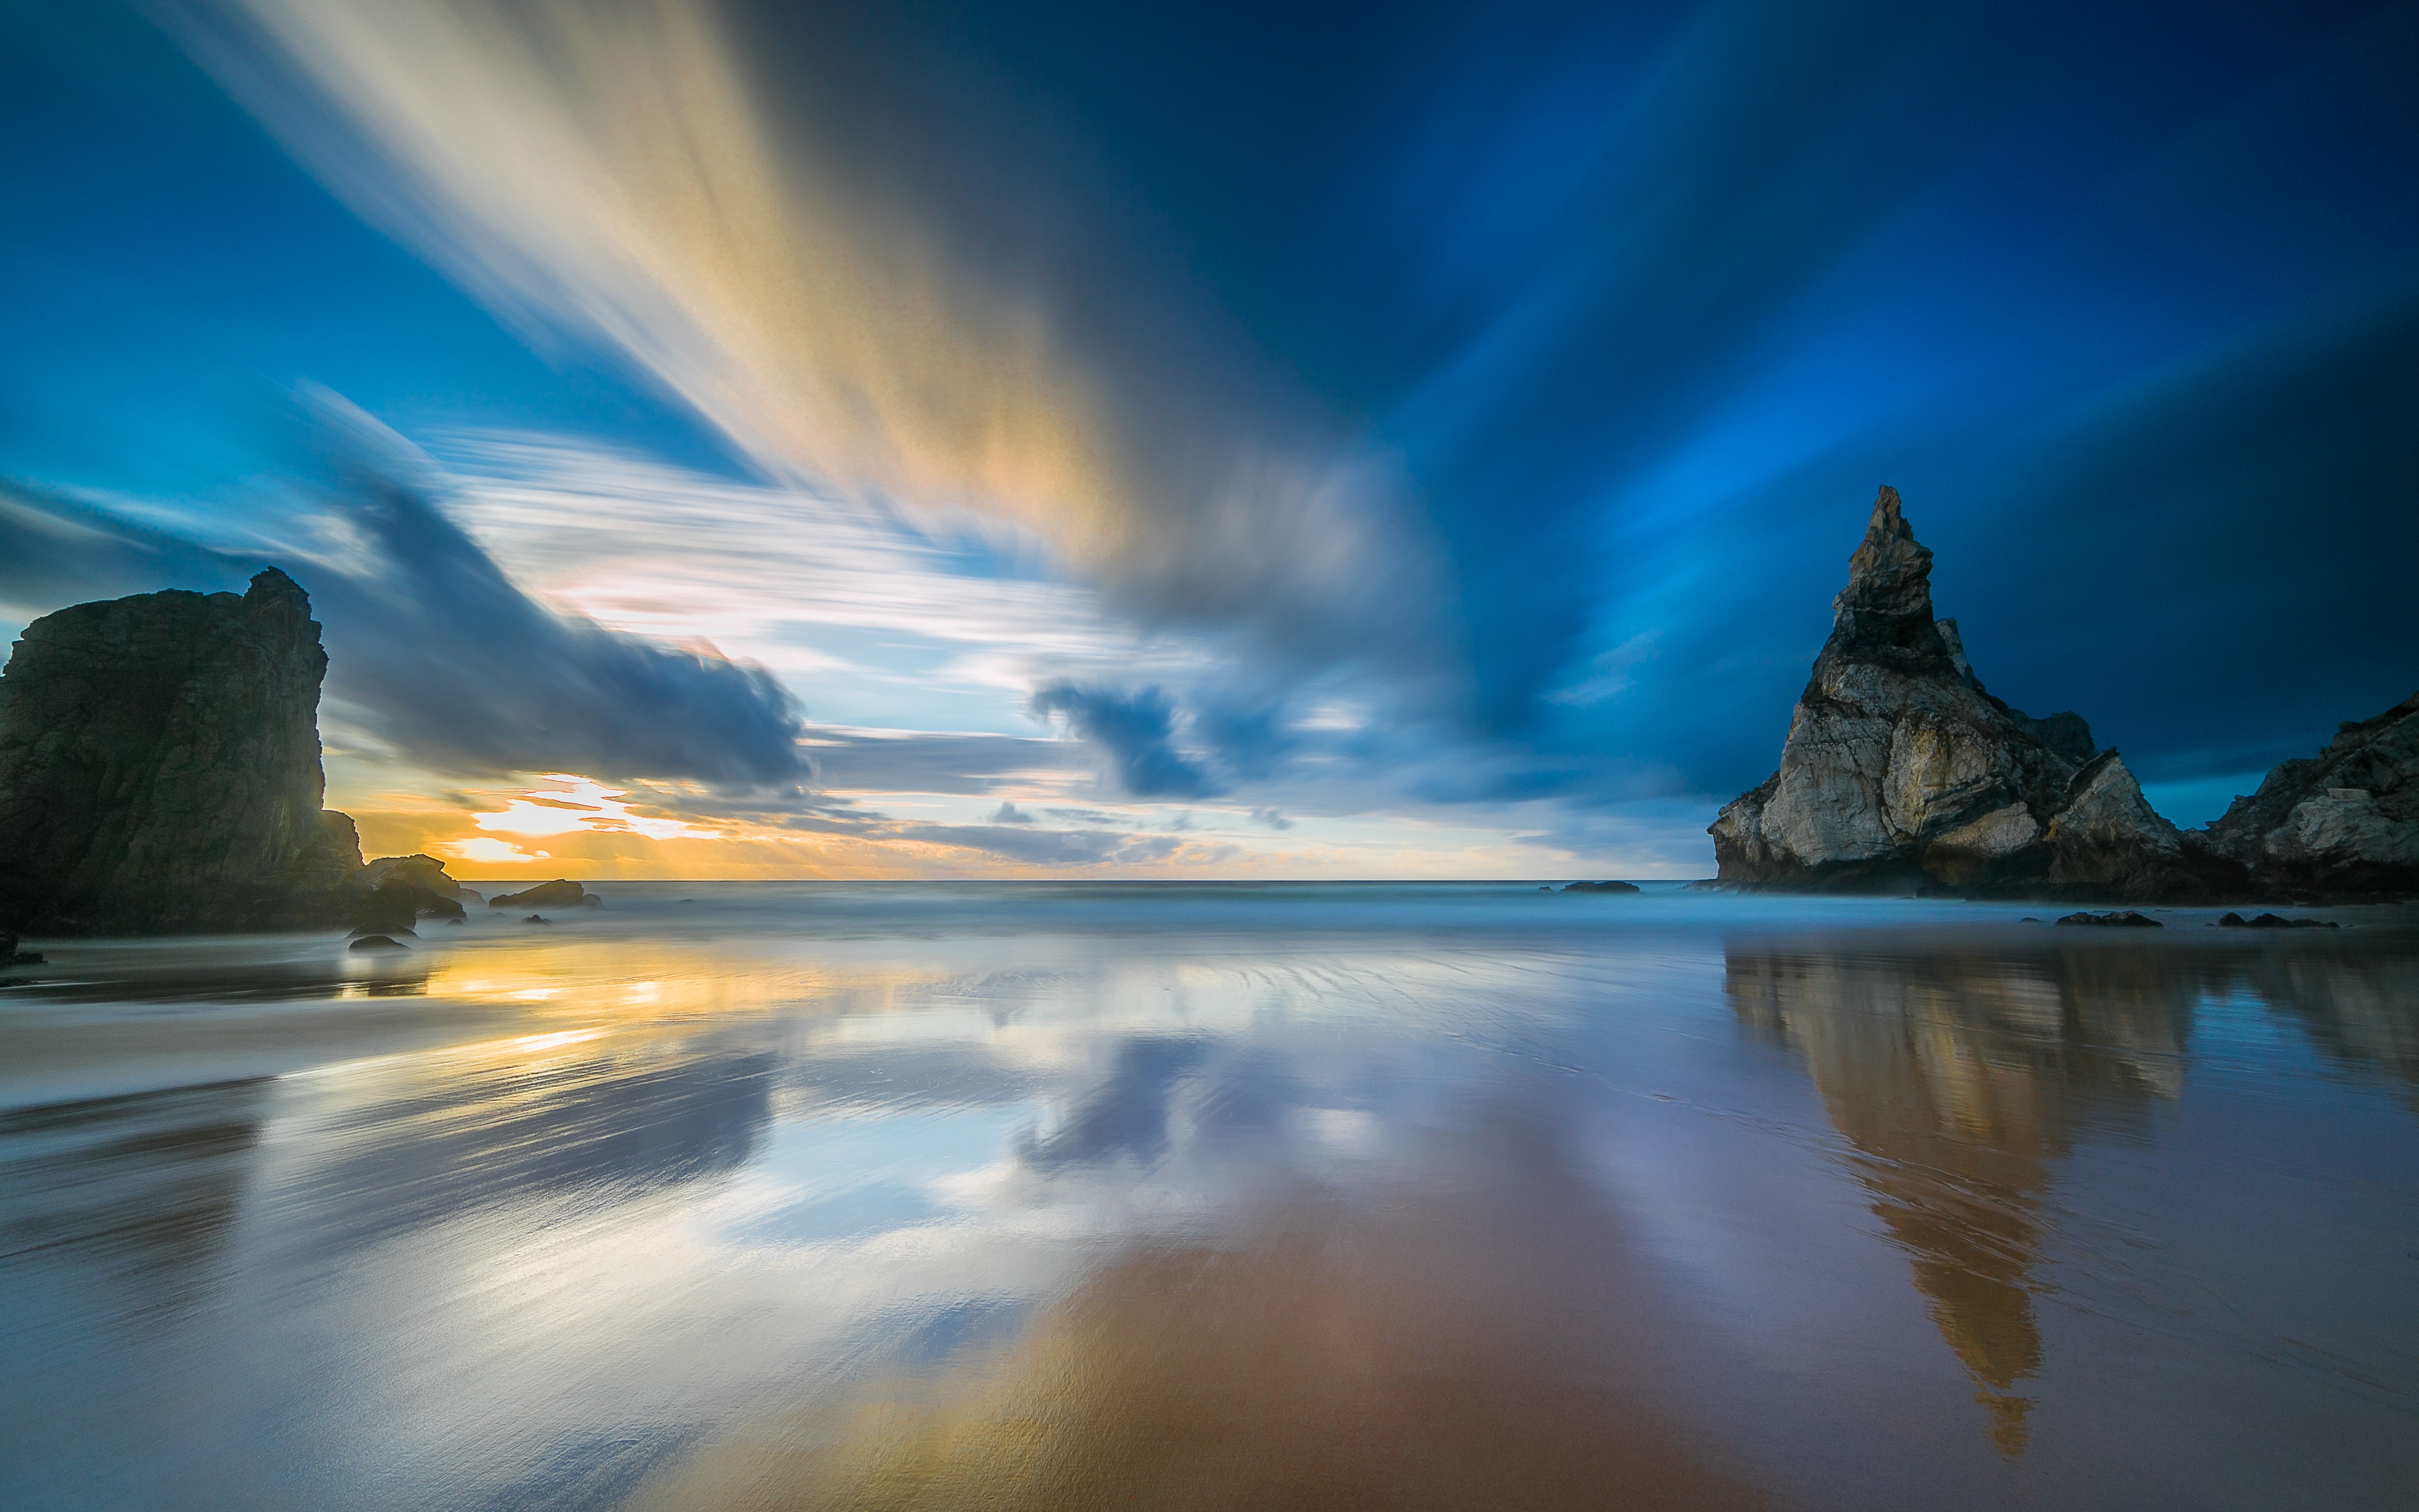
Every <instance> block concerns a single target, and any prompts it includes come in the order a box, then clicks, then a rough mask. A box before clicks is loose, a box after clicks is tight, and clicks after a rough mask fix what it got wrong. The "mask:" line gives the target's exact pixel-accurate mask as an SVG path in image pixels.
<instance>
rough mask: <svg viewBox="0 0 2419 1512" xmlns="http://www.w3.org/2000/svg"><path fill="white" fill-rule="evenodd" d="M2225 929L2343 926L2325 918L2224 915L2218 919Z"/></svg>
mask: <svg viewBox="0 0 2419 1512" xmlns="http://www.w3.org/2000/svg"><path fill="white" fill-rule="evenodd" d="M2217 922H2218V924H2219V925H2220V926H2221V927H2223V928H2226V929H2341V928H2342V927H2343V926H2342V925H2340V924H2337V923H2335V922H2334V920H2332V919H2325V918H2285V917H2283V916H2282V915H2279V914H2258V915H2256V916H2254V917H2252V918H2243V917H2242V915H2241V914H2226V915H2222V916H2220V917H2219V918H2218V921H2217Z"/></svg>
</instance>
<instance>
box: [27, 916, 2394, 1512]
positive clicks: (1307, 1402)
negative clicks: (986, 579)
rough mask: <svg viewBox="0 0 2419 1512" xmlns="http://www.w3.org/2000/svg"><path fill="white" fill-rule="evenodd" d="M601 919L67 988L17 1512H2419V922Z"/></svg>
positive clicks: (159, 959)
mask: <svg viewBox="0 0 2419 1512" xmlns="http://www.w3.org/2000/svg"><path fill="white" fill-rule="evenodd" d="M598 890H599V891H600V892H602V893H603V894H604V896H605V898H606V904H605V906H603V907H602V908H599V909H593V910H578V911H569V912H563V913H555V914H550V915H549V916H548V917H549V918H551V919H553V920H554V922H552V923H551V924H548V925H534V924H525V923H522V922H521V921H520V912H521V911H520V910H511V911H498V912H496V913H493V914H486V915H484V916H483V917H480V918H475V919H473V921H472V922H470V924H468V925H465V926H461V927H455V928H445V927H441V926H437V925H435V924H433V923H432V924H431V926H430V927H429V928H427V929H425V930H424V931H423V934H422V938H421V939H420V940H419V941H418V942H417V943H416V948H415V949H413V950H411V951H410V952H409V953H408V954H406V955H401V956H391V957H388V956H373V955H367V954H362V953H355V952H348V951H347V950H346V949H344V944H343V942H342V941H339V940H334V939H331V938H324V937H298V936H279V937H255V938H247V939H233V940H229V939H219V940H175V941H144V942H106V941H88V942H33V943H35V944H36V945H38V946H39V948H41V949H46V950H47V951H48V952H49V954H50V964H47V965H42V966H33V967H19V968H13V969H11V970H9V971H8V973H7V974H6V977H5V981H6V986H5V988H0V1331H5V1337H6V1345H7V1347H6V1350H5V1352H0V1393H5V1396H0V1443H5V1447H6V1450H7V1452H6V1454H5V1455H0V1504H7V1505H9V1506H19V1507H54V1506H55V1507H83V1506H94V1507H156V1506H170V1505H174V1506H191V1507H218V1506H225V1507H309V1508H319V1507H397V1508H404V1507H415V1508H416V1507H469V1508H497V1509H502V1508H539V1507H544V1508H610V1507H629V1508H634V1509H635V1508H644V1509H655V1508H709V1507H711V1508H720V1507H759V1506H761V1507H788V1506H834V1507H838V1506H849V1507H950V1506H971V1505H978V1504H979V1505H982V1506H986V1507H1002V1508H1026V1507H1030V1508H1063V1507H1128V1506H1186V1507H1219V1506H1233V1507H1278V1506H1302V1507H1333V1506H1351V1505H1370V1506H1410V1505H1424V1506H1440V1507H1460V1506H1473V1505H1506V1506H1524V1507H1539V1506H1564V1505H1568V1506H1615V1507H1618V1506H1627V1505H1653V1506H1804V1507H1841V1508H1846V1507H1871V1506H1892V1505H1895V1506H1909V1507H1934V1506H1945V1505H1958V1506H1996V1505H2039V1506H2057V1507H2095V1506H2107V1507H2139V1506H2147V1505H2159V1506H2182V1505H2190V1506H2196V1507H2245V1508H2251V1507H2257V1508H2274V1507H2291V1506H2310V1507H2338V1506H2387V1505H2410V1504H2413V1493H2412V1491H2411V1485H2412V1483H2413V1470H2414V1467H2419V916H2414V914H2413V913H2412V912H2411V911H2408V910H2395V909H2386V908H2364V909H2346V910H2341V911H2337V912H2334V913H2333V914H2330V915H2327V916H2326V917H2330V918H2336V919H2338V920H2340V921H2342V922H2343V923H2344V924H2345V925H2346V926H2347V927H2346V928H2344V929H2342V930H2340V931H2302V932H2294V933H2257V934H2253V933H2244V932H2240V931H2232V930H2220V929H2216V928H2212V927H2209V926H2210V923H2211V917H2212V916H2211V915H2210V914H2207V913H2196V912H2192V911H2184V910H2179V911H2176V912H2174V913H2169V914H2165V915H2164V916H2162V917H2164V918H2165V920H2166V922H2167V924H2168V926H2169V927H2168V928H2166V929H2165V930H2162V931H2156V932H2152V931H2127V930H2110V931H2102V930H2078V929H2061V928H2055V927H2052V926H2050V925H2048V924H2046V923H2042V922H2026V921H2025V919H2024V916H2025V914H2026V909H2024V908H2022V907H2012V906H2011V907H1997V906H1986V905H1974V904H1961V903H1917V902H1911V901H1910V902H1895V903H1890V902H1842V901H1836V900H1757V899H1742V898H1736V897H1728V896H1722V895H1718V894H1707V893H1701V892H1687V891H1683V890H1680V889H1678V888H1677V887H1653V886H1652V885H1650V888H1649V891H1648V892H1646V893H1645V894H1642V895H1638V896H1576V895H1564V894H1561V893H1552V894H1547V893H1542V892H1540V891H1539V890H1537V888H1536V887H1535V886H1534V885H1509V884H1492V885H1483V886H1479V885H1473V886H1451V887H1448V886H1433V885H1362V886H1348V887H1324V886H1307V885H1305V886H1199V887H1194V886H1172V887H1161V886H1097V887H1095V886H1068V887H1060V886H1040V885H922V884H886V885H878V886H854V885H837V884H795V885H787V884H785V885H766V884H712V883H698V884H681V885H654V884H648V885H640V884H627V885H621V886H613V885H604V886H601V887H599V888H598ZM2031 911H2032V912H2033V913H2034V914H2037V915H2039V916H2041V917H2042V918H2049V917H2052V915H2053V913H2054V911H2053V910H2049V909H2044V908H2040V907H2035V908H2033V909H2032V910H2031Z"/></svg>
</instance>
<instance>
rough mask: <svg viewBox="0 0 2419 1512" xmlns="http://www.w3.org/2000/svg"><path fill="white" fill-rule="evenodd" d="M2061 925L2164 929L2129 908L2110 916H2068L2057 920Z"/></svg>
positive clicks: (2151, 919)
mask: <svg viewBox="0 0 2419 1512" xmlns="http://www.w3.org/2000/svg"><path fill="white" fill-rule="evenodd" d="M2058 922H2059V923H2061V924H2096V925H2098V926H2100V927H2101V928H2103V929H2165V928H2166V927H2167V926H2165V924H2162V923H2160V922H2159V921H2158V920H2157V919H2155V918H2151V917H2150V916H2149V915H2148V914H2137V913H2135V912H2134V910H2132V909H2131V908H2128V909H2126V910H2125V911H2124V912H2122V913H2112V914H2069V915H2067V916H2066V917H2065V918H2061V919H2059V920H2058Z"/></svg>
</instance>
